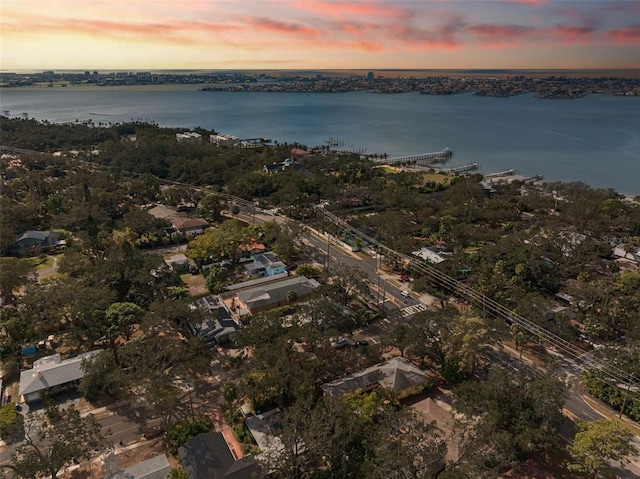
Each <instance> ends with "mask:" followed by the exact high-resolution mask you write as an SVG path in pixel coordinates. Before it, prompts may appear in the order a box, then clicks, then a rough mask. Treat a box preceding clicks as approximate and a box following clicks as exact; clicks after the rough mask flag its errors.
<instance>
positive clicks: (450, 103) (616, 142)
mask: <svg viewBox="0 0 640 479" xmlns="http://www.w3.org/2000/svg"><path fill="white" fill-rule="evenodd" d="M0 104H1V106H2V110H9V111H10V112H11V113H12V114H17V113H22V112H26V113H28V114H29V116H30V117H33V118H38V119H47V120H49V121H52V122H67V121H75V120H76V119H79V120H88V119H91V120H93V121H94V122H95V123H96V124H97V123H99V122H103V123H108V122H120V121H128V120H132V119H133V120H138V119H140V120H151V121H154V122H156V123H158V124H159V125H161V126H172V127H184V128H185V129H187V128H192V127H195V126H200V127H203V128H207V129H215V130H216V131H218V132H221V133H227V134H233V135H236V136H238V137H240V138H254V137H269V138H271V139H273V140H275V141H278V142H280V143H283V142H289V143H292V142H298V143H302V144H304V145H307V146H315V145H321V144H324V143H325V142H326V140H327V139H328V138H334V139H338V140H341V141H343V142H344V147H345V148H354V149H356V148H364V149H366V152H367V153H387V154H389V155H390V156H400V155H412V154H417V153H426V152H431V151H437V150H440V149H442V148H444V147H447V146H448V147H450V148H452V149H453V150H454V151H455V156H454V157H453V159H452V160H451V161H450V162H449V163H448V166H459V165H464V164H467V163H469V162H478V163H480V165H481V170H480V171H481V172H483V173H490V172H496V171H502V170H505V169H508V168H515V169H517V170H519V172H520V173H521V174H523V175H526V176H532V175H536V174H542V175H544V178H545V181H582V182H585V183H588V184H590V185H592V186H594V187H600V188H614V189H616V190H617V191H619V192H620V193H625V194H634V195H635V194H640V97H611V96H605V95H589V96H587V97H585V98H581V99H578V100H541V99H537V98H535V97H534V96H533V94H530V95H529V94H528V95H520V96H517V97H511V98H490V97H488V98H483V97H476V96H474V95H472V94H464V95H455V96H430V95H420V94H418V93H406V94H396V95H380V94H373V93H366V92H354V93H335V94H306V93H227V92H201V91H198V90H197V87H195V86H191V85H190V86H173V87H169V88H144V87H143V88H140V87H131V88H128V87H120V88H92V87H81V88H78V87H76V88H38V89H36V88H32V89H4V90H2V91H1V92H0Z"/></svg>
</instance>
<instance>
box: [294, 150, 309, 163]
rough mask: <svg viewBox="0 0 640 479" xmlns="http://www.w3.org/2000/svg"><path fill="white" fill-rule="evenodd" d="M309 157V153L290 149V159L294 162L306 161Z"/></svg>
mask: <svg viewBox="0 0 640 479" xmlns="http://www.w3.org/2000/svg"><path fill="white" fill-rule="evenodd" d="M310 157H311V153H309V152H308V151H307V150H304V149H302V148H291V158H293V159H294V160H295V161H302V160H306V159H308V158H310Z"/></svg>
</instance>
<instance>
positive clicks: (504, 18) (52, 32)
mask: <svg viewBox="0 0 640 479" xmlns="http://www.w3.org/2000/svg"><path fill="white" fill-rule="evenodd" d="M639 18H640V1H638V0H624V1H615V0H591V1H546V0H494V1H489V0H475V1H473V0H467V1H457V0H449V1H447V0H442V1H418V0H414V1H406V2H405V1H400V0H398V1H396V0H394V1H391V0H385V1H373V0H361V1H346V0H345V1H342V0H340V1H327V0H260V1H256V0H246V1H244V0H240V1H233V2H232V1H226V0H183V1H182V2H168V1H155V0H128V1H122V0H92V1H81V0H66V1H65V0H62V1H55V2H53V1H50V0H48V1H40V0H3V2H2V16H1V20H0V69H1V70H2V71H17V70H56V69H57V70H65V69H81V70H84V69H86V70H94V69H98V70H99V69H108V70H116V69H121V70H146V69H148V70H158V69H193V70H197V69H215V70H220V69H254V70H255V69H302V70H330V69H365V70H375V69H444V70H446V69H561V70H566V69H636V68H640V48H638V46H639V45H640V21H639V20H638V19H639Z"/></svg>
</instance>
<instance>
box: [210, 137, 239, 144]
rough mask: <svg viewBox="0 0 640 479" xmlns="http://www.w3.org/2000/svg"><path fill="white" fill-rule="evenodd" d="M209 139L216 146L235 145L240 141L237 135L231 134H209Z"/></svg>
mask: <svg viewBox="0 0 640 479" xmlns="http://www.w3.org/2000/svg"><path fill="white" fill-rule="evenodd" d="M209 141H210V142H211V143H215V145H216V146H236V145H237V144H239V143H240V140H239V139H238V137H237V136H233V135H209Z"/></svg>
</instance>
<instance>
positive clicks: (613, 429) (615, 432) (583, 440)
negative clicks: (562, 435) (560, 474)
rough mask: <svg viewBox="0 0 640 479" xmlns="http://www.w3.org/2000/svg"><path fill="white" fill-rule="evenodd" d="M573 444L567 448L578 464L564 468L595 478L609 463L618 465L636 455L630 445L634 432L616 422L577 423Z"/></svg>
mask: <svg viewBox="0 0 640 479" xmlns="http://www.w3.org/2000/svg"><path fill="white" fill-rule="evenodd" d="M576 427H577V429H578V433H577V434H576V435H575V437H574V438H573V445H572V446H567V450H568V451H569V453H570V454H571V456H572V457H573V458H574V459H575V460H576V461H578V462H576V463H571V464H568V465H567V469H569V470H570V471H578V472H584V473H587V474H588V475H589V476H591V477H593V478H596V477H598V476H599V475H600V473H602V472H604V471H605V470H606V469H607V468H608V467H609V462H610V461H617V462H620V463H621V464H622V463H624V462H625V461H628V460H629V459H630V458H633V457H636V456H638V454H639V451H638V449H637V448H636V447H635V446H634V445H633V443H632V442H631V441H632V440H633V433H632V432H631V430H630V429H629V428H627V427H626V426H625V425H624V424H622V423H620V422H619V421H617V420H616V419H598V420H596V421H594V422H587V421H579V422H578V424H576Z"/></svg>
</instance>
